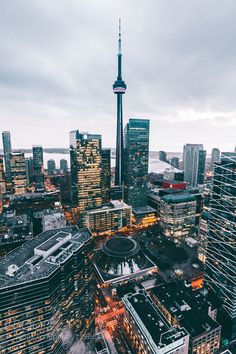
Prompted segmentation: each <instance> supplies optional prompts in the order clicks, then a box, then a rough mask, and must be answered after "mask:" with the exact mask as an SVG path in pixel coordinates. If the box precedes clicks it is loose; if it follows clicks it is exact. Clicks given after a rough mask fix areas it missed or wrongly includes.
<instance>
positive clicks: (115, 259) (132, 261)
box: [95, 236, 156, 282]
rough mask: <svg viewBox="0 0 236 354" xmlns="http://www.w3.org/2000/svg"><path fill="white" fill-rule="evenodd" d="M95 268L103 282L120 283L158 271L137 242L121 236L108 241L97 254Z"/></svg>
mask: <svg viewBox="0 0 236 354" xmlns="http://www.w3.org/2000/svg"><path fill="white" fill-rule="evenodd" d="M95 268H96V270H97V272H98V274H99V276H100V278H101V280H102V282H119V281H122V280H124V278H130V277H133V276H138V275H141V273H142V272H146V271H148V270H156V266H155V264H154V263H153V262H152V261H151V260H150V259H149V258H148V257H147V256H146V255H145V254H144V253H143V252H142V250H141V249H140V246H139V243H138V242H137V241H135V240H133V239H131V238H128V237H120V236H119V237H114V238H111V239H109V240H107V241H106V242H105V243H104V244H103V247H102V248H101V249H100V250H98V251H97V252H96V255H95Z"/></svg>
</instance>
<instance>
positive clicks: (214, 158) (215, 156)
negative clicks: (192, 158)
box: [210, 148, 220, 171]
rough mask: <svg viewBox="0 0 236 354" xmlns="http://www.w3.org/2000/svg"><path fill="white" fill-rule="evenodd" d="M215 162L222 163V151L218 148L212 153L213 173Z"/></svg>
mask: <svg viewBox="0 0 236 354" xmlns="http://www.w3.org/2000/svg"><path fill="white" fill-rule="evenodd" d="M215 162H220V150H219V149H217V148H213V149H212V152H211V166H210V168H211V171H212V170H213V166H214V163H215Z"/></svg>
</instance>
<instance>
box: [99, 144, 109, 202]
mask: <svg viewBox="0 0 236 354" xmlns="http://www.w3.org/2000/svg"><path fill="white" fill-rule="evenodd" d="M101 158H102V165H101V167H102V172H101V174H102V175H101V178H102V180H101V182H102V203H103V204H107V203H108V202H109V200H110V188H111V150H110V149H102V151H101Z"/></svg>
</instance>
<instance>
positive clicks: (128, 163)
mask: <svg viewBox="0 0 236 354" xmlns="http://www.w3.org/2000/svg"><path fill="white" fill-rule="evenodd" d="M148 154H149V120H148V119H135V118H132V119H130V120H129V123H128V124H127V125H126V128H125V201H126V202H127V204H129V205H132V206H133V207H141V206H145V205H147V177H148Z"/></svg>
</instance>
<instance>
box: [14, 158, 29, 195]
mask: <svg viewBox="0 0 236 354" xmlns="http://www.w3.org/2000/svg"><path fill="white" fill-rule="evenodd" d="M10 161H11V182H12V193H13V194H24V193H26V186H27V176H26V161H25V155H24V153H23V152H17V153H11V154H10Z"/></svg>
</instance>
